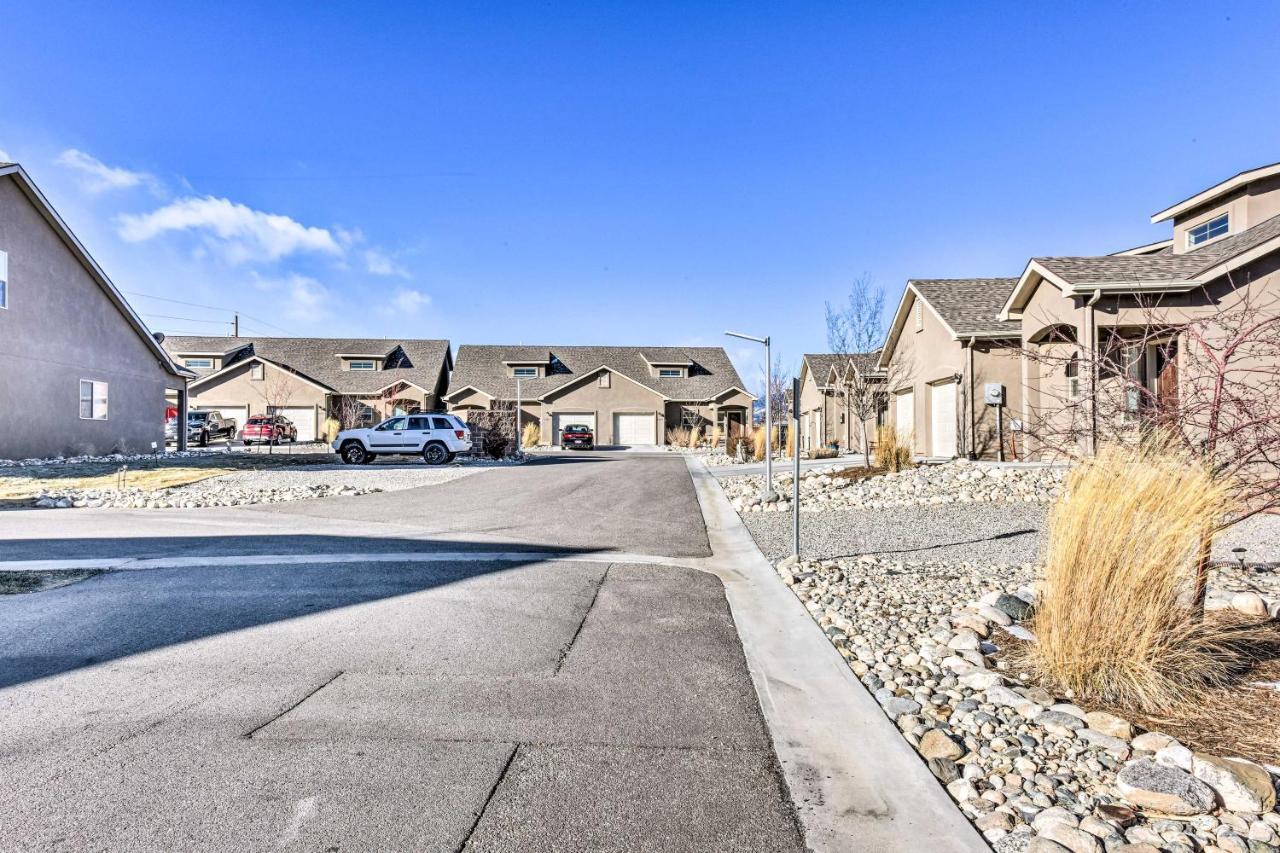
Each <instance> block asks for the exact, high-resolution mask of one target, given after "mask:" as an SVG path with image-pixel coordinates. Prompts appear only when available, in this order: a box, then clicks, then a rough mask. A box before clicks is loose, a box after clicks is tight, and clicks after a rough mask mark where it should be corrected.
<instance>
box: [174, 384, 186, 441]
mask: <svg viewBox="0 0 1280 853" xmlns="http://www.w3.org/2000/svg"><path fill="white" fill-rule="evenodd" d="M174 432H175V433H176V434H177V436H178V451H179V452H182V451H185V450H186V449H187V386H186V383H183V385H182V387H181V388H179V389H178V423H177V425H176V429H175V430H174Z"/></svg>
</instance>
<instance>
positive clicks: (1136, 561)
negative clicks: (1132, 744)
mask: <svg viewBox="0 0 1280 853" xmlns="http://www.w3.org/2000/svg"><path fill="white" fill-rule="evenodd" d="M1230 509H1231V492H1230V486H1229V484H1228V483H1225V482H1221V481H1219V480H1216V479H1215V478H1214V477H1213V476H1212V474H1211V473H1210V472H1209V470H1208V469H1207V468H1206V467H1205V466H1204V465H1202V464H1200V463H1199V462H1198V461H1196V460H1195V459H1193V458H1191V457H1189V456H1188V455H1186V454H1185V453H1182V452H1179V451H1177V450H1174V449H1171V448H1170V447H1169V446H1167V445H1160V444H1154V445H1153V444H1148V445H1147V446H1145V447H1142V448H1137V449H1127V448H1119V447H1112V448H1105V449H1103V450H1102V451H1101V452H1100V453H1098V455H1097V456H1096V457H1095V458H1093V459H1091V460H1089V461H1088V462H1085V463H1084V464H1082V465H1080V466H1079V467H1078V468H1076V469H1075V470H1074V471H1072V473H1071V474H1070V476H1069V477H1068V479H1067V482H1066V488H1065V490H1064V495H1063V498H1062V499H1060V500H1059V501H1058V503H1057V504H1056V505H1055V506H1054V508H1053V510H1052V511H1051V513H1050V519H1049V542H1048V549H1047V554H1046V560H1045V584H1044V587H1045V588H1044V592H1043V595H1042V596H1041V600H1040V602H1039V605H1038V607H1037V610H1036V615H1035V622H1034V629H1035V633H1036V635H1037V637H1038V638H1039V642H1037V643H1034V644H1030V645H1029V646H1027V647H1026V653H1027V663H1028V664H1030V666H1031V667H1032V668H1033V669H1034V670H1035V671H1036V672H1038V673H1039V675H1040V676H1041V677H1042V678H1043V679H1044V680H1046V681H1047V682H1049V683H1050V684H1053V685H1057V686H1059V687H1061V688H1063V689H1067V690H1070V691H1072V694H1073V695H1075V696H1077V697H1080V698H1084V699H1093V700H1097V701H1100V702H1105V703H1109V704H1112V705H1115V706H1118V707H1122V708H1129V709H1134V710H1135V711H1141V712H1146V713H1162V712H1168V711H1170V710H1171V709H1175V708H1177V707H1179V706H1182V705H1185V704H1186V703H1189V702H1194V701H1196V700H1197V699H1201V698H1203V697H1204V696H1205V694H1206V691H1210V690H1213V689H1214V688H1220V687H1223V686H1225V685H1229V684H1232V683H1234V682H1236V681H1238V680H1239V679H1240V678H1241V676H1242V675H1244V674H1245V673H1246V672H1248V671H1249V670H1250V669H1252V668H1253V667H1254V666H1255V665H1256V664H1258V663H1259V661H1261V660H1264V659H1266V658H1267V657H1269V656H1271V655H1274V653H1275V651H1276V650H1277V648H1280V633H1278V632H1277V629H1276V626H1275V625H1274V623H1271V624H1267V623H1259V622H1257V621H1256V620H1254V621H1247V620H1244V619H1243V618H1241V617H1232V616H1224V615H1219V614H1210V615H1209V616H1204V615H1203V614H1202V613H1201V612H1200V610H1199V609H1198V608H1197V606H1196V605H1195V603H1194V589H1195V577H1196V571H1197V566H1198V562H1199V556H1200V553H1201V549H1202V547H1203V546H1204V544H1205V542H1206V541H1207V538H1208V537H1211V536H1212V534H1213V532H1214V531H1215V530H1216V529H1217V527H1218V525H1219V524H1220V523H1221V520H1222V519H1223V518H1224V517H1225V516H1226V514H1227V513H1228V512H1229V510H1230Z"/></svg>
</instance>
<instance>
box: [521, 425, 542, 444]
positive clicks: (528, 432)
mask: <svg viewBox="0 0 1280 853" xmlns="http://www.w3.org/2000/svg"><path fill="white" fill-rule="evenodd" d="M541 440H542V427H540V426H538V425H537V424H536V423H532V422H530V423H527V424H525V425H524V429H523V430H521V432H520V446H521V447H537V446H538V442H539V441H541Z"/></svg>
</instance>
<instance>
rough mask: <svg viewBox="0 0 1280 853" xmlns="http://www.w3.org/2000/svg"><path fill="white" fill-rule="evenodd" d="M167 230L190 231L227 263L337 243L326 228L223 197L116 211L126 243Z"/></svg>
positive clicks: (327, 249)
mask: <svg viewBox="0 0 1280 853" xmlns="http://www.w3.org/2000/svg"><path fill="white" fill-rule="evenodd" d="M169 231H193V232H197V233H199V234H200V235H201V237H202V238H203V240H204V242H205V245H206V246H208V247H209V248H211V249H216V250H219V251H221V252H222V255H223V257H224V258H226V260H227V261H228V262H229V263H233V264H239V263H245V262H249V261H276V260H279V259H280V258H283V257H286V256H288V255H292V254H296V253H300V252H315V253H319V254H325V255H335V256H340V255H341V254H342V253H343V249H342V246H340V245H339V243H338V241H337V240H335V239H334V235H333V233H331V232H330V231H329V230H328V229H326V228H318V227H315V226H308V225H303V224H301V223H300V222H298V221H296V220H294V219H291V218H290V217H288V216H284V215H281V214H278V213H265V212H263V211H261V210H254V209H253V208H251V207H248V206H246V205H243V204H238V203H236V202H233V201H231V200H229V199H225V198H215V197H213V196H204V197H203V198H181V199H178V200H177V201H175V202H173V203H172V204H167V205H165V206H164V207H161V208H159V209H158V210H153V211H151V212H150V213H142V214H128V213H126V214H122V215H121V216H120V218H119V234H120V236H121V237H122V238H123V239H125V240H127V241H129V242H130V243H141V242H144V241H147V240H151V239H153V238H155V237H158V236H159V235H161V234H164V233H166V232H169Z"/></svg>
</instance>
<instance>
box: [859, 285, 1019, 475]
mask: <svg viewBox="0 0 1280 853" xmlns="http://www.w3.org/2000/svg"><path fill="white" fill-rule="evenodd" d="M1016 284H1017V279H1013V278H964V279H915V280H912V281H909V282H907V286H906V288H905V290H904V292H903V294H902V299H901V300H900V301H899V303H898V308H897V310H896V311H895V312H894V315H893V320H892V322H891V323H890V326H889V332H888V336H887V338H886V341H885V345H884V348H883V349H882V350H881V352H880V357H879V359H878V361H877V363H876V367H877V368H878V369H879V370H880V371H882V373H883V377H884V378H883V381H884V383H885V389H886V392H887V393H888V421H889V423H891V424H892V425H893V427H894V428H895V429H896V430H897V432H898V435H899V438H900V440H901V441H904V442H907V443H909V444H910V446H911V447H912V450H913V452H914V453H915V454H916V455H918V456H923V457H933V458H940V459H948V458H952V457H957V456H965V457H969V458H974V459H980V458H982V459H989V458H997V457H1000V456H1002V455H1011V454H1013V453H1014V452H1015V447H1014V445H1013V443H1012V441H1011V437H1010V432H1011V428H1012V426H1013V425H1012V424H1006V423H1005V417H1004V416H1005V414H1006V413H1007V412H1009V411H1014V412H1016V411H1019V410H1020V408H1021V405H1022V362H1021V358H1020V355H1021V340H1020V337H1019V336H1020V332H1021V327H1020V325H1019V324H1018V323H1017V322H1016V321H1014V320H1010V319H1001V318H1000V317H999V316H998V315H999V314H1000V311H1001V309H1002V308H1003V306H1004V304H1005V302H1006V301H1007V300H1008V297H1009V294H1010V292H1011V291H1012V290H1013V288H1014V286H1015V285H1016ZM988 386H990V387H992V388H995V389H999V392H1000V395H1001V401H1000V402H999V403H996V404H994V405H988V404H987V402H986V401H987V388H988Z"/></svg>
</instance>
